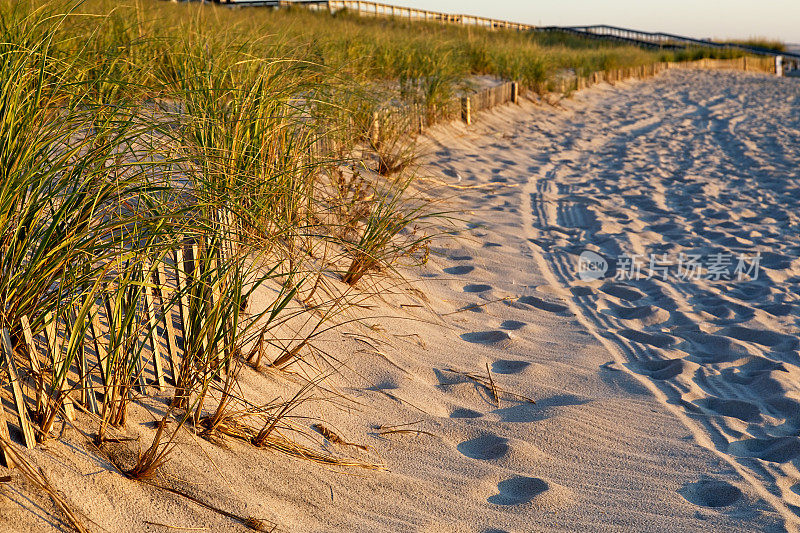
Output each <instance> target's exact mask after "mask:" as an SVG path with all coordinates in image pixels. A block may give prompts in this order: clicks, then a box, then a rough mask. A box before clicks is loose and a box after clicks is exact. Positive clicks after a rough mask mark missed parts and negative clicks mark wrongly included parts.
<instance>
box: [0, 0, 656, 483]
mask: <svg viewBox="0 0 800 533" xmlns="http://www.w3.org/2000/svg"><path fill="white" fill-rule="evenodd" d="M0 34H1V35H0V64H1V65H2V66H1V67H0V83H2V92H0V159H2V164H0V171H2V173H3V176H2V185H1V186H0V203H2V206H3V209H2V210H1V211H0V239H2V241H1V243H2V249H3V254H2V266H1V267H0V297H1V298H2V315H1V316H0V318H1V319H2V328H3V329H4V330H6V331H8V332H9V335H8V343H7V344H8V346H7V350H6V354H7V356H6V357H7V359H9V360H10V363H11V365H7V366H14V367H15V369H16V370H15V372H16V374H17V375H18V376H19V382H20V383H22V384H23V389H24V390H25V391H28V393H29V397H28V399H27V400H25V399H24V398H23V403H25V404H26V405H27V407H26V408H24V409H23V410H22V411H23V413H21V415H22V416H25V417H28V418H30V422H31V427H32V428H33V429H32V431H33V434H35V439H36V440H38V441H43V440H46V439H48V438H52V437H53V428H54V422H55V421H56V419H57V418H60V417H66V418H72V417H73V416H74V415H73V413H74V410H75V409H76V408H77V409H79V410H85V411H89V412H90V413H94V414H95V415H96V417H95V418H92V419H91V420H92V421H93V422H92V427H91V429H90V428H87V431H88V432H90V433H91V434H92V435H93V438H94V440H95V443H96V444H97V445H98V446H102V445H103V442H104V439H106V438H107V435H108V432H109V431H113V430H114V429H113V428H121V427H124V426H125V425H126V422H127V420H128V416H127V413H128V407H129V405H130V403H131V402H134V401H137V399H139V398H141V397H142V396H143V395H145V394H147V392H148V391H149V390H151V389H153V388H155V389H160V390H162V391H166V392H168V394H167V395H166V396H164V395H162V396H160V398H162V399H163V400H164V402H165V404H164V408H165V410H166V411H167V414H166V415H164V417H163V419H164V423H162V424H161V425H160V426H159V429H158V431H157V432H156V434H155V440H154V441H153V444H152V445H151V446H150V447H149V448H148V449H147V450H146V452H145V453H142V454H140V455H139V457H138V461H137V462H136V463H135V464H127V465H120V466H119V468H120V471H121V472H123V473H124V474H125V475H128V476H130V477H133V478H146V477H148V476H151V475H152V474H153V472H154V471H155V469H157V468H158V466H159V465H160V464H162V463H163V461H165V460H166V459H167V457H168V454H169V452H170V451H171V450H172V442H173V440H172V439H173V437H174V434H175V432H177V431H179V430H180V427H181V426H183V425H191V426H192V427H193V428H194V429H195V430H196V431H198V432H200V433H203V434H205V435H208V436H210V437H213V436H214V435H220V434H227V435H232V436H235V437H238V438H241V439H243V440H246V441H248V442H250V443H251V444H253V445H254V446H259V447H272V448H275V449H278V450H281V451H284V452H287V453H292V454H295V455H298V456H301V457H305V458H311V459H314V460H319V461H322V462H329V463H331V464H336V461H334V460H333V459H332V458H330V457H328V456H325V455H324V454H320V453H316V452H313V451H312V450H310V449H307V448H303V447H301V446H300V445H299V444H296V443H292V441H291V440H290V438H289V437H287V433H286V432H287V431H288V430H290V429H291V427H292V426H291V425H290V424H288V423H286V416H287V413H288V410H289V408H290V407H291V405H292V404H293V403H296V402H297V401H300V400H302V399H303V397H304V395H306V394H307V393H308V391H309V390H310V389H313V387H314V386H316V385H317V384H318V382H319V381H318V379H319V376H323V375H324V374H325V373H326V372H330V371H331V369H332V368H333V366H332V365H331V366H326V365H325V364H324V363H321V362H320V361H323V362H324V361H325V357H324V356H320V355H321V354H320V353H318V352H313V341H314V338H315V337H316V336H317V335H319V334H320V333H321V332H323V331H327V330H328V329H329V328H330V327H334V326H335V325H336V324H339V323H342V322H346V321H347V320H351V317H350V316H349V315H348V312H349V310H350V309H351V308H353V307H354V306H360V304H361V303H362V302H363V301H364V300H366V299H367V298H369V297H371V296H372V295H373V294H374V293H375V292H376V290H377V289H376V288H375V285H374V284H375V281H374V280H376V279H379V278H381V277H385V276H390V275H391V273H392V271H393V270H394V269H395V268H396V267H397V266H398V265H408V264H420V263H423V262H424V261H425V260H426V258H427V254H428V248H427V244H428V242H429V240H430V239H431V238H432V237H433V236H434V234H435V232H434V230H433V229H432V226H431V225H430V224H429V223H430V221H431V220H434V219H436V220H441V219H442V218H446V217H447V214H446V209H445V208H443V207H442V206H441V205H440V201H441V196H437V195H435V194H432V192H431V191H430V190H426V188H425V186H423V183H427V182H422V181H419V180H415V168H414V164H413V162H414V156H415V154H416V151H415V147H414V144H413V143H414V140H413V136H411V135H409V132H410V131H412V130H415V129H416V128H417V124H418V122H417V119H418V118H419V117H424V119H425V121H426V123H428V124H429V123H432V122H435V121H437V120H440V119H446V118H449V117H448V115H447V113H448V111H447V110H448V106H449V103H450V102H451V101H452V99H453V97H454V96H456V95H458V94H460V93H462V92H463V91H468V90H469V89H470V84H471V83H472V77H473V76H478V75H488V76H493V77H496V78H502V79H509V80H517V81H519V82H520V83H521V84H522V85H523V87H525V88H526V89H527V90H530V91H534V92H545V91H547V90H548V88H550V87H551V84H552V82H553V80H554V79H556V78H557V76H559V75H560V74H561V73H563V72H564V71H565V70H572V71H574V72H584V73H588V72H592V71H596V70H603V69H608V68H617V67H627V66H638V65H645V64H651V63H654V62H657V61H662V60H665V59H670V58H671V56H669V54H666V55H665V54H664V53H660V52H651V51H644V50H640V49H637V48H633V47H629V46H615V45H612V44H608V45H600V44H598V43H596V42H587V41H583V40H581V39H577V38H575V37H568V36H558V35H538V34H522V33H517V32H513V31H488V30H480V29H475V28H472V29H470V28H461V27H455V26H443V25H438V24H423V23H408V22H402V21H394V20H388V19H366V18H359V17H356V16H354V15H352V14H348V13H346V12H340V13H337V14H335V15H333V16H331V15H329V14H328V13H314V12H309V11H306V10H303V9H282V10H271V9H254V8H253V9H230V8H225V7H220V6H213V5H203V4H174V3H165V2H157V1H139V2H132V3H129V4H122V3H118V2H111V1H108V0H88V1H87V2H82V3H75V4H68V3H60V2H57V3H53V2H48V3H43V2H4V3H3V4H2V6H0ZM254 302H257V303H258V305H255V304H254ZM12 352H13V356H12V355H11V353H12ZM309 353H313V354H314V357H313V358H312V359H313V363H312V362H311V361H306V357H307V356H308V354H309ZM244 364H250V365H252V366H253V367H256V368H259V369H260V368H263V367H265V366H269V367H271V368H272V369H275V370H281V369H285V368H287V367H291V366H293V365H294V367H296V366H298V365H307V366H308V368H309V369H311V370H313V371H312V372H308V373H306V374H304V375H306V376H311V377H309V378H308V379H307V382H306V383H304V384H303V385H302V386H299V388H298V390H297V391H296V394H295V395H294V396H291V395H290V396H289V397H287V398H283V399H282V400H280V401H276V402H273V403H271V404H269V405H267V406H254V405H252V404H249V403H248V400H247V399H246V398H242V397H241V396H240V395H237V394H234V393H233V392H232V391H234V389H235V384H236V373H237V369H239V368H241V366H242V365H244ZM26 411H27V414H26V413H25V412H26ZM242 413H246V414H247V423H245V422H243V421H242V416H243V415H242ZM168 419H177V420H179V421H180V422H181V423H180V424H178V425H177V426H178V427H177V429H176V428H175V427H174V426H173V427H171V428H170V429H169V430H165V429H164V428H165V427H167V426H166V421H167V420H168ZM170 434H171V435H173V436H170ZM0 437H2V435H0ZM0 443H4V444H3V446H5V447H7V446H8V442H7V441H6V440H3V439H0Z"/></svg>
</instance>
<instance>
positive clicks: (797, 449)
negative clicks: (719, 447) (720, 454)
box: [728, 437, 800, 463]
mask: <svg viewBox="0 0 800 533" xmlns="http://www.w3.org/2000/svg"><path fill="white" fill-rule="evenodd" d="M728 453H729V454H731V455H735V456H736V457H756V458H758V459H761V460H763V461H769V462H771V463H787V462H789V461H791V460H792V459H794V458H796V457H797V456H800V439H798V438H797V437H768V438H765V439H744V440H739V441H735V442H732V443H730V444H729V445H728Z"/></svg>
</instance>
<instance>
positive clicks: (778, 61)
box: [775, 56, 783, 76]
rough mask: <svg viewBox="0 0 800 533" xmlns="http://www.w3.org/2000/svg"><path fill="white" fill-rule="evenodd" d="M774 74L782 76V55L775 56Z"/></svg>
mask: <svg viewBox="0 0 800 533" xmlns="http://www.w3.org/2000/svg"><path fill="white" fill-rule="evenodd" d="M775 75H776V76H783V56H775Z"/></svg>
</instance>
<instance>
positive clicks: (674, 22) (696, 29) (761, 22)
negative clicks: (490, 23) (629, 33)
mask: <svg viewBox="0 0 800 533" xmlns="http://www.w3.org/2000/svg"><path fill="white" fill-rule="evenodd" d="M384 1H386V2H387V3H393V4H395V5H400V6H411V7H420V8H424V9H430V10H432V11H445V12H449V13H465V14H470V15H482V16H487V17H493V18H498V19H506V20H513V21H517V22H527V23H530V24H539V25H543V26H573V25H574V26H577V25H586V24H611V25H614V26H625V27H629V28H634V29H641V30H645V31H664V32H670V33H679V34H682V35H688V36H691V37H700V38H702V37H717V38H727V37H751V36H760V37H770V38H778V39H781V40H784V41H786V42H790V43H800V0H761V1H759V2H756V1H754V0H662V1H652V0H384Z"/></svg>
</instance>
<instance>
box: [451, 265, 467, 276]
mask: <svg viewBox="0 0 800 533" xmlns="http://www.w3.org/2000/svg"><path fill="white" fill-rule="evenodd" d="M473 270H475V267H474V266H472V265H458V266H452V267H447V268H445V269H444V272H445V274H452V275H454V276H462V275H464V274H469V273H470V272H472V271H473Z"/></svg>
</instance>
